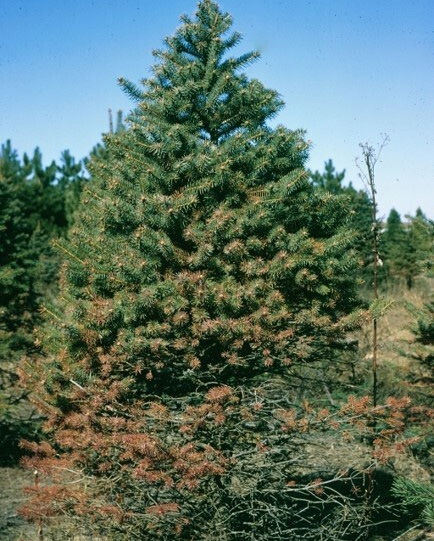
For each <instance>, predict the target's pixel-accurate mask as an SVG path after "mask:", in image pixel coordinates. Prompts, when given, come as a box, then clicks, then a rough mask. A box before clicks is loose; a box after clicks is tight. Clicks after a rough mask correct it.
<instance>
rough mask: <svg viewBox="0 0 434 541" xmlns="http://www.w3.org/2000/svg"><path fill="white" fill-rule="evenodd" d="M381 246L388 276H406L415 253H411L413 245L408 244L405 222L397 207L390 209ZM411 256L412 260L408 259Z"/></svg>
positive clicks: (412, 263)
mask: <svg viewBox="0 0 434 541" xmlns="http://www.w3.org/2000/svg"><path fill="white" fill-rule="evenodd" d="M381 246H382V253H383V257H384V264H385V267H386V271H387V274H388V276H389V277H391V278H393V277H400V276H401V277H403V276H405V275H406V274H407V272H406V268H408V269H410V268H411V267H412V266H413V265H414V253H413V254H410V253H409V252H410V251H412V250H413V247H412V246H409V245H408V239H407V234H406V230H405V227H404V224H403V223H402V221H401V216H400V215H399V212H397V211H396V210H395V209H392V210H391V211H390V213H389V216H388V218H387V221H386V227H385V230H384V232H383V234H382V236H381ZM409 257H410V260H408V258H409ZM408 278H409V279H410V277H408Z"/></svg>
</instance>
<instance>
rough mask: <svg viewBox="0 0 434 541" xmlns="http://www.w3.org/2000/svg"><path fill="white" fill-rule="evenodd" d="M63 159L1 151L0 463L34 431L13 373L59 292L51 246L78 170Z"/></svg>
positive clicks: (30, 350) (59, 231)
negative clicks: (42, 310)
mask: <svg viewBox="0 0 434 541" xmlns="http://www.w3.org/2000/svg"><path fill="white" fill-rule="evenodd" d="M64 157H65V158H66V159H67V160H68V161H67V162H66V161H65V162H64V164H63V165H62V168H60V170H59V168H58V166H57V165H56V164H55V162H52V163H51V164H50V165H49V166H47V167H46V166H44V165H43V162H42V155H41V152H40V151H39V149H36V150H35V151H34V153H33V155H32V156H31V157H29V156H27V155H24V157H23V159H22V160H21V159H20V158H19V157H18V153H17V152H16V151H15V150H14V149H13V148H12V145H11V142H10V141H7V142H6V143H5V144H4V145H2V147H1V150H0V448H1V451H0V461H8V460H10V459H11V457H12V455H14V453H15V454H16V453H17V447H16V445H17V442H18V441H19V439H21V437H22V436H23V435H24V434H28V433H29V430H30V431H33V428H34V424H33V423H30V424H29V423H28V422H26V421H28V415H29V411H28V408H25V407H23V401H22V400H21V398H22V397H24V396H25V393H24V392H23V390H22V389H21V390H20V389H17V388H16V387H15V382H16V374H15V368H16V364H17V362H18V360H19V359H20V358H21V357H22V356H23V355H26V354H27V355H31V354H32V353H33V352H34V345H33V337H32V330H33V327H34V325H35V324H37V323H38V322H39V321H40V314H39V307H40V304H41V301H42V299H43V298H45V299H46V298H47V296H48V295H49V293H53V292H54V291H56V290H57V288H56V283H57V274H58V269H59V257H58V255H57V253H55V252H54V251H53V249H52V247H51V245H50V240H51V239H52V237H53V236H57V235H64V234H65V231H66V227H67V216H66V210H65V199H66V193H67V191H68V190H70V189H71V185H72V184H73V183H75V182H76V181H77V182H78V180H79V179H78V173H79V170H81V165H78V164H75V165H74V160H73V158H72V157H71V156H70V155H69V153H67V152H65V153H64ZM67 165H68V166H70V165H71V166H72V165H73V166H74V167H75V169H74V174H71V171H70V170H67V169H66V168H65V167H66V166H67Z"/></svg>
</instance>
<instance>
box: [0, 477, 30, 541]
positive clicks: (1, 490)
mask: <svg viewBox="0 0 434 541" xmlns="http://www.w3.org/2000/svg"><path fill="white" fill-rule="evenodd" d="M32 484H33V475H32V473H31V472H28V471H25V470H23V469H21V468H18V467H15V468H0V541H35V540H36V539H37V536H36V530H35V528H34V527H33V526H32V525H31V524H29V523H28V522H26V521H25V520H24V519H23V518H22V517H20V516H19V514H18V508H19V507H20V505H22V504H23V503H24V502H25V501H26V495H25V494H24V490H23V489H24V487H26V486H30V485H32Z"/></svg>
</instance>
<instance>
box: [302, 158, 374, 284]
mask: <svg viewBox="0 0 434 541" xmlns="http://www.w3.org/2000/svg"><path fill="white" fill-rule="evenodd" d="M344 179H345V169H344V170H343V171H341V172H340V173H339V172H337V171H336V168H335V166H334V164H333V161H332V160H328V161H327V162H325V164H324V172H323V173H320V172H319V171H315V173H311V180H312V183H313V185H314V186H315V187H316V188H317V189H319V190H322V191H323V192H329V193H331V194H333V195H339V196H345V197H346V198H347V203H346V205H348V207H349V209H350V216H349V220H348V226H349V227H350V228H352V229H353V230H354V231H355V232H356V236H355V238H354V243H353V246H354V248H355V250H356V251H357V253H358V256H359V257H360V259H361V262H362V265H361V268H360V269H359V271H360V272H361V276H362V277H363V278H364V279H366V278H367V276H370V275H371V272H372V269H371V268H370V267H371V265H372V201H371V199H370V197H369V195H368V194H367V193H366V191H364V190H356V189H355V188H354V186H353V185H352V183H351V182H350V183H349V185H348V186H345V185H343V181H344Z"/></svg>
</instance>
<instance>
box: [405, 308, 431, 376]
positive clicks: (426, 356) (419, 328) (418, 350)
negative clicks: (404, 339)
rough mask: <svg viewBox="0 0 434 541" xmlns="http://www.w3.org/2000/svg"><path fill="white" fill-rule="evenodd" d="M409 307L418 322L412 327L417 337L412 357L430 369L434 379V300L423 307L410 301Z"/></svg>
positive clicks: (429, 371)
mask: <svg viewBox="0 0 434 541" xmlns="http://www.w3.org/2000/svg"><path fill="white" fill-rule="evenodd" d="M407 308H408V310H409V311H410V312H411V313H412V314H413V316H414V317H415V318H416V324H415V326H414V327H413V329H412V330H413V332H414V334H415V337H416V342H415V344H414V347H413V349H412V357H413V358H414V359H417V360H418V361H419V362H420V363H421V364H422V365H423V366H424V367H425V368H426V369H428V373H429V375H430V377H431V380H432V377H433V369H434V301H430V302H427V303H425V304H424V306H423V307H422V308H419V307H416V306H415V305H414V304H410V303H408V304H407Z"/></svg>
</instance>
